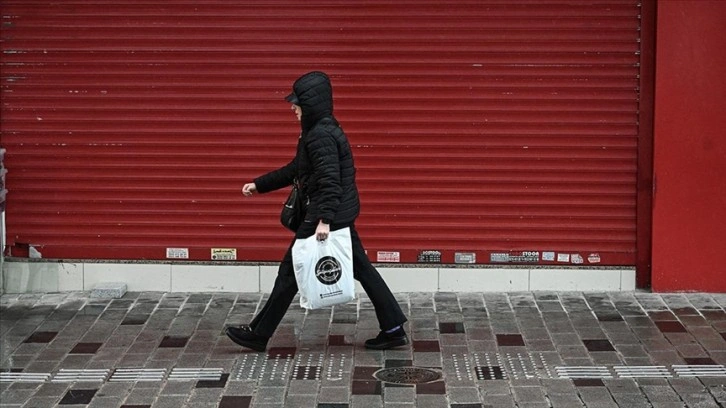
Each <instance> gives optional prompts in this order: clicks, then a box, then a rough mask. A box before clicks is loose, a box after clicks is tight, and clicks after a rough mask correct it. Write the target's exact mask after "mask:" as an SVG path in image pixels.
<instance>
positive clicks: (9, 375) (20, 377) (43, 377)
mask: <svg viewBox="0 0 726 408" xmlns="http://www.w3.org/2000/svg"><path fill="white" fill-rule="evenodd" d="M50 377H51V374H50V373H15V372H0V382H46V381H48V380H50Z"/></svg>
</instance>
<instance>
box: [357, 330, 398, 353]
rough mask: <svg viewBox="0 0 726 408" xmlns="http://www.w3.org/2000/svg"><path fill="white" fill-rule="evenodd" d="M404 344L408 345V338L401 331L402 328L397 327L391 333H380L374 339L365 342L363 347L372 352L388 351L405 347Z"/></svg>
mask: <svg viewBox="0 0 726 408" xmlns="http://www.w3.org/2000/svg"><path fill="white" fill-rule="evenodd" d="M406 344H408V336H406V332H405V331H403V327H399V328H398V330H396V331H394V332H393V333H386V332H385V331H381V332H380V333H378V336H376V338H375V339H368V340H366V343H365V346H366V348H368V349H373V350H388V349H389V348H393V347H400V346H405V345H406Z"/></svg>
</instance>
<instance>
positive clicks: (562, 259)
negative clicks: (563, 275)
mask: <svg viewBox="0 0 726 408" xmlns="http://www.w3.org/2000/svg"><path fill="white" fill-rule="evenodd" d="M557 262H570V254H557Z"/></svg>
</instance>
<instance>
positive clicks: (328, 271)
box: [315, 256, 343, 285]
mask: <svg viewBox="0 0 726 408" xmlns="http://www.w3.org/2000/svg"><path fill="white" fill-rule="evenodd" d="M341 276H343V270H342V268H341V267H340V262H338V260H337V259H335V258H333V257H332V256H325V257H322V258H320V260H319V261H318V263H317V264H316V265H315V277H316V278H318V281H320V283H322V284H324V285H334V284H336V283H337V282H338V281H339V280H340V277H341Z"/></svg>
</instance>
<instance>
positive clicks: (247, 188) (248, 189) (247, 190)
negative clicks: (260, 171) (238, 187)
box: [242, 183, 257, 197]
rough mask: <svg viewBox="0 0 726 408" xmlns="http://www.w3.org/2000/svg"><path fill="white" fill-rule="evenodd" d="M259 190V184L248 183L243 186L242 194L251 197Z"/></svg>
mask: <svg viewBox="0 0 726 408" xmlns="http://www.w3.org/2000/svg"><path fill="white" fill-rule="evenodd" d="M256 192H257V186H256V185H255V183H247V184H245V185H244V187H242V194H244V195H245V197H249V196H251V195H252V193H256Z"/></svg>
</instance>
